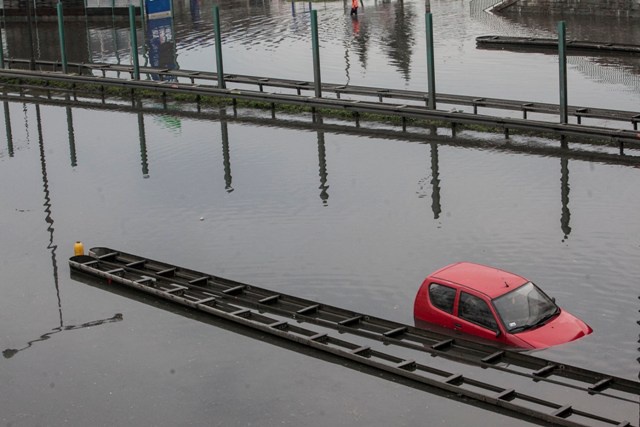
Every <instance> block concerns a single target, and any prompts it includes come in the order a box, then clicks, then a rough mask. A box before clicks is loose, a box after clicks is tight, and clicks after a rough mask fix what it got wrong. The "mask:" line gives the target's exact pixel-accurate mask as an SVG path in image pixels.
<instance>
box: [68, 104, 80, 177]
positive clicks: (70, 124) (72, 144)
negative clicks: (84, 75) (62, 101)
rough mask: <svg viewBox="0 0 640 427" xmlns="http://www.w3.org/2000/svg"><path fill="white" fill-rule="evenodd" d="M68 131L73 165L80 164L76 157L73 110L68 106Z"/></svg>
mask: <svg viewBox="0 0 640 427" xmlns="http://www.w3.org/2000/svg"><path fill="white" fill-rule="evenodd" d="M66 98H67V101H69V96H68V95H67V97H66ZM66 110H67V132H68V133H69V154H70V156H71V167H76V166H78V159H77V157H76V135H75V132H74V130H73V114H72V112H71V107H69V106H67V107H66Z"/></svg>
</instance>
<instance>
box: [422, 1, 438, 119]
mask: <svg viewBox="0 0 640 427" xmlns="http://www.w3.org/2000/svg"><path fill="white" fill-rule="evenodd" d="M425 21H426V25H427V80H428V82H427V84H428V90H429V105H428V107H429V108H430V109H431V110H435V109H436V68H435V62H434V59H433V20H432V17H431V13H426V14H425Z"/></svg>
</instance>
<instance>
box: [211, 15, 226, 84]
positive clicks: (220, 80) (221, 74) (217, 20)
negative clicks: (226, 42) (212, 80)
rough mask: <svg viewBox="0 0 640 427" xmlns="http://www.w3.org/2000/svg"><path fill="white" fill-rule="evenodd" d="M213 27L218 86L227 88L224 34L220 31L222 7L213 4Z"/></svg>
mask: <svg viewBox="0 0 640 427" xmlns="http://www.w3.org/2000/svg"><path fill="white" fill-rule="evenodd" d="M213 29H214V31H215V39H216V73H217V74H218V88H220V89H226V87H227V86H226V85H225V83H224V67H223V66H222V34H221V32H220V8H219V7H218V5H217V4H216V5H214V6H213Z"/></svg>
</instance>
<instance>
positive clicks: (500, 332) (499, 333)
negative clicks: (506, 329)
mask: <svg viewBox="0 0 640 427" xmlns="http://www.w3.org/2000/svg"><path fill="white" fill-rule="evenodd" d="M500 335H502V331H501V330H500V329H498V330H497V331H496V338H498V337H499V336H500Z"/></svg>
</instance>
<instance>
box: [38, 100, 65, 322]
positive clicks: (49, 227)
mask: <svg viewBox="0 0 640 427" xmlns="http://www.w3.org/2000/svg"><path fill="white" fill-rule="evenodd" d="M36 125H37V129H38V147H39V148H40V168H41V171H42V188H43V192H44V205H43V206H44V212H45V213H46V216H45V218H44V220H45V222H46V223H47V232H48V233H49V243H48V245H47V249H49V250H50V251H51V265H52V268H53V283H54V286H55V288H56V297H57V299H58V315H59V317H60V325H62V302H61V301H60V285H59V280H58V262H57V259H56V251H57V249H58V245H56V244H54V243H53V231H54V228H53V216H52V215H51V195H50V193H49V179H48V178H47V162H46V159H45V154H44V153H45V150H44V138H43V136H42V119H41V116H40V105H39V104H36Z"/></svg>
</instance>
